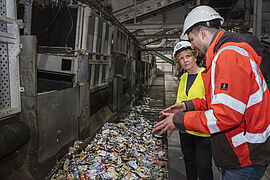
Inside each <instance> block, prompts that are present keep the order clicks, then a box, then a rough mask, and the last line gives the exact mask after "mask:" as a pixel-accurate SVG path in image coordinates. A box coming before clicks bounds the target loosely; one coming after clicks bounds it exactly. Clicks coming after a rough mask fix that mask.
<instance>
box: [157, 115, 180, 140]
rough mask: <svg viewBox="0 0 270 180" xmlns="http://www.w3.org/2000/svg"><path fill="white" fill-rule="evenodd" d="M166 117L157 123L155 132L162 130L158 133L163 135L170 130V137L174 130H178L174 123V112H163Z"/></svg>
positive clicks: (168, 135)
mask: <svg viewBox="0 0 270 180" xmlns="http://www.w3.org/2000/svg"><path fill="white" fill-rule="evenodd" d="M163 114H164V116H166V118H165V119H164V120H162V121H160V122H158V123H157V124H155V126H154V129H153V132H156V131H158V130H160V132H159V133H158V135H160V136H161V135H162V134H163V133H165V132H167V131H168V134H167V138H169V137H170V136H171V135H172V132H173V131H174V130H176V127H175V125H174V123H173V115H174V114H173V113H163Z"/></svg>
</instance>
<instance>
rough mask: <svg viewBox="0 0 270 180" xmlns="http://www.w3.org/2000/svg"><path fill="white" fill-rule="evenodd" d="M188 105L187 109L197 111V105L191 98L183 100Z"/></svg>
mask: <svg viewBox="0 0 270 180" xmlns="http://www.w3.org/2000/svg"><path fill="white" fill-rule="evenodd" d="M183 102H184V103H185V105H186V111H195V106H194V104H193V102H192V101H191V100H189V101H183Z"/></svg>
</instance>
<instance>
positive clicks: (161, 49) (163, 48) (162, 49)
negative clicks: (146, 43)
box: [140, 47, 173, 51]
mask: <svg viewBox="0 0 270 180" xmlns="http://www.w3.org/2000/svg"><path fill="white" fill-rule="evenodd" d="M172 50H173V47H159V48H141V49H140V51H172Z"/></svg>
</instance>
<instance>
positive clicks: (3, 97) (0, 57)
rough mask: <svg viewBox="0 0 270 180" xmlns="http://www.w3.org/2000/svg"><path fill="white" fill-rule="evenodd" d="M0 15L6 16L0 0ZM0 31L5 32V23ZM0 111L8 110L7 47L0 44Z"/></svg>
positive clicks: (2, 23)
mask: <svg viewBox="0 0 270 180" xmlns="http://www.w3.org/2000/svg"><path fill="white" fill-rule="evenodd" d="M0 15H1V16H6V0H0ZM0 31H1V32H7V23H4V22H1V23H0ZM0 70H1V71H0V73H1V76H0V110H3V109H8V108H10V107H11V106H10V83H9V61H8V45H7V43H0Z"/></svg>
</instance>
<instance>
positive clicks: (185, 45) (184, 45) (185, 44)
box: [173, 41, 191, 58]
mask: <svg viewBox="0 0 270 180" xmlns="http://www.w3.org/2000/svg"><path fill="white" fill-rule="evenodd" d="M184 48H185V49H186V48H191V44H190V42H188V41H180V42H179V43H177V44H176V45H175V46H174V49H173V57H174V58H175V56H176V55H177V54H178V53H179V52H180V50H181V49H184ZM176 53H177V54H176Z"/></svg>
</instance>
